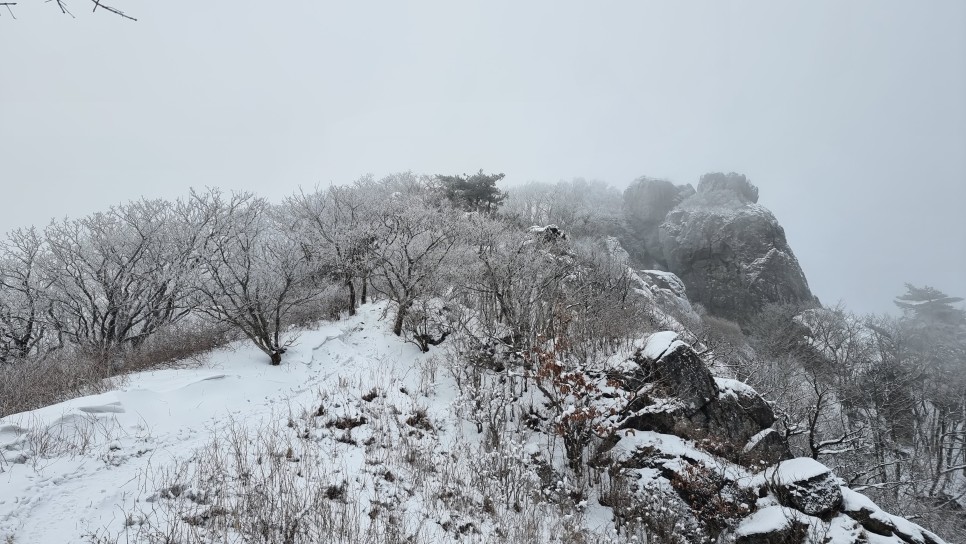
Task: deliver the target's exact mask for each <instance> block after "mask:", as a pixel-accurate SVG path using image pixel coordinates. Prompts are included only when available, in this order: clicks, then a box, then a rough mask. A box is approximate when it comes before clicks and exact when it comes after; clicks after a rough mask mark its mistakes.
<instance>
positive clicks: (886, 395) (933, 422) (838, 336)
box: [740, 285, 966, 532]
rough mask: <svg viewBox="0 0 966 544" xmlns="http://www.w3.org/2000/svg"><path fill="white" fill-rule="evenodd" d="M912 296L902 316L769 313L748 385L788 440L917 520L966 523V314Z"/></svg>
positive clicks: (929, 297) (780, 309)
mask: <svg viewBox="0 0 966 544" xmlns="http://www.w3.org/2000/svg"><path fill="white" fill-rule="evenodd" d="M960 300H961V299H956V298H952V297H948V296H946V295H945V294H943V293H941V292H939V291H938V290H935V289H931V288H919V287H914V286H911V285H910V286H908V292H907V293H906V294H904V295H902V296H901V297H899V298H898V299H897V301H896V302H897V304H898V305H899V306H900V308H901V309H902V311H903V313H902V315H901V317H891V316H865V317H862V316H856V315H853V314H850V313H849V312H847V311H845V310H844V309H843V308H841V307H838V308H831V309H829V308H819V309H811V310H806V311H801V310H800V309H798V308H793V307H789V306H773V307H768V308H766V309H765V311H764V312H762V314H761V316H760V317H759V320H758V322H757V324H756V325H755V327H754V330H753V331H752V332H753V334H752V343H753V344H754V345H755V348H756V350H757V355H758V357H757V358H756V359H755V360H754V361H750V362H749V363H748V364H747V365H746V366H745V367H744V368H743V369H742V373H743V375H741V376H740V377H742V378H744V379H745V380H747V381H748V382H749V383H752V385H754V386H755V387H756V388H757V389H759V391H761V392H763V393H764V394H765V395H766V396H768V397H770V398H772V399H775V402H776V407H777V408H779V411H780V412H781V415H782V420H783V424H784V429H785V432H786V435H787V436H789V438H790V439H791V441H792V444H793V445H795V446H796V447H797V448H798V449H799V450H800V451H799V453H802V454H806V455H810V456H812V457H813V458H816V459H820V460H822V461H823V462H825V463H826V464H828V465H829V466H833V467H835V469H836V472H837V474H839V475H840V476H842V477H844V478H845V479H846V480H847V483H848V484H849V485H850V486H851V487H853V488H855V489H859V490H862V491H863V492H865V493H866V494H869V495H870V496H873V497H874V498H876V500H877V501H878V502H879V503H880V504H883V505H888V506H889V507H890V508H892V509H893V510H895V511H897V512H900V513H902V514H903V515H906V516H912V517H916V516H922V517H926V518H929V522H930V524H931V525H933V526H935V527H939V526H942V525H943V524H946V525H948V528H949V529H951V530H953V532H955V531H961V530H962V529H963V526H964V524H966V519H964V518H963V517H962V516H961V514H959V515H957V514H956V513H957V512H960V513H961V511H962V510H961V505H962V504H963V502H964V500H966V314H964V312H963V310H961V309H957V308H956V307H955V303H956V302H959V301H960Z"/></svg>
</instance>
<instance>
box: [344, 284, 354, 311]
mask: <svg viewBox="0 0 966 544" xmlns="http://www.w3.org/2000/svg"><path fill="white" fill-rule="evenodd" d="M345 284H346V287H348V288H349V315H356V286H355V284H353V283H352V278H349V279H347V280H346V281H345Z"/></svg>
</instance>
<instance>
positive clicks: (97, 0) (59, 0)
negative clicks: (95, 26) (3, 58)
mask: <svg viewBox="0 0 966 544" xmlns="http://www.w3.org/2000/svg"><path fill="white" fill-rule="evenodd" d="M46 2H48V3H49V2H55V3H56V4H57V7H58V8H59V9H60V11H61V13H64V14H66V15H70V16H71V17H74V14H73V13H71V11H70V10H69V9H67V0H46ZM91 2H93V3H94V9H93V10H92V11H97V8H101V9H103V10H106V11H109V12H111V13H113V14H114V15H117V16H119V17H123V18H124V19H128V20H130V21H137V19H136V18H135V17H131V16H130V15H128V14H127V13H124V12H123V11H121V10H120V9H118V8H115V7H114V6H109V5H107V4H105V3H104V2H101V0H91ZM17 4H18V2H0V6H3V7H6V8H7V11H8V12H10V16H11V17H13V18H14V19H16V18H17V17H16V15H14V13H13V6H16V5H17Z"/></svg>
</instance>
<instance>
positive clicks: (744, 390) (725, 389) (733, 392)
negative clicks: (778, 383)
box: [714, 378, 758, 398]
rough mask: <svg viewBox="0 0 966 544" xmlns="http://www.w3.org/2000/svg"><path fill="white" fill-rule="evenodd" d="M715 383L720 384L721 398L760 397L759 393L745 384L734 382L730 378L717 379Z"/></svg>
mask: <svg viewBox="0 0 966 544" xmlns="http://www.w3.org/2000/svg"><path fill="white" fill-rule="evenodd" d="M714 381H715V383H716V384H718V396H719V397H726V396H730V397H735V398H738V397H756V396H758V392H757V391H755V389H754V388H753V387H751V386H750V385H748V384H746V383H745V382H742V381H738V380H732V379H730V378H715V379H714Z"/></svg>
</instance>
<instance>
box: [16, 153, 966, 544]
mask: <svg viewBox="0 0 966 544" xmlns="http://www.w3.org/2000/svg"><path fill="white" fill-rule="evenodd" d="M501 178H502V176H501V175H488V174H484V173H483V172H482V171H481V172H479V173H477V174H473V175H469V176H465V175H464V176H437V177H424V176H416V175H413V174H409V173H406V174H398V175H393V176H389V177H387V178H385V179H382V180H375V179H373V178H371V177H367V178H363V179H361V180H359V181H358V182H356V183H355V184H352V185H348V186H335V187H331V188H328V189H323V190H317V191H315V192H311V193H308V192H305V193H300V194H298V195H294V196H293V197H291V198H290V199H288V200H286V201H285V202H283V203H270V202H267V201H265V200H263V199H260V198H258V197H257V196H255V195H250V194H224V193H221V192H218V191H213V190H212V191H207V192H204V193H194V194H192V195H190V196H189V197H187V198H185V199H183V200H181V201H178V202H164V201H139V202H133V203H128V204H124V205H119V206H115V207H114V208H111V209H110V210H109V211H107V212H104V213H101V214H95V215H92V216H90V217H86V218H82V219H79V220H64V221H60V222H54V223H52V224H51V225H50V226H48V227H47V228H46V229H44V230H42V231H41V230H36V229H24V230H19V231H15V232H12V233H9V234H8V236H7V238H6V239H5V241H4V242H3V244H2V246H0V309H2V311H0V372H2V374H0V542H2V543H3V544H25V543H41V544H42V543H62V542H91V543H97V544H107V543H118V542H125V543H127V542H139V543H162V542H163V543H182V542H184V543H195V542H198V543H200V542H264V543H269V542H270V543H276V542H278V543H293V544H294V543H310V542H346V543H350V544H351V543H353V542H376V543H381V542H385V543H395V542H412V543H424V542H425V543H435V542H520V543H523V542H527V543H529V542H560V543H580V542H615V543H616V542H654V543H690V542H721V543H730V542H733V543H735V544H738V543H745V544H751V543H782V544H785V543H796V544H797V543H816V544H818V543H843V544H845V543H856V544H858V543H893V544H942V543H943V542H950V543H955V542H962V541H963V535H964V533H966V525H964V523H966V519H964V517H963V515H962V512H963V509H964V507H966V500H964V494H966V457H964V456H966V448H964V440H966V429H964V424H966V421H964V417H966V416H964V414H966V404H964V403H966V398H964V394H963V392H964V391H966V387H964V384H963V380H964V372H963V366H962V365H963V362H964V352H966V318H964V315H963V311H962V310H961V309H957V308H956V306H955V304H956V303H958V302H959V299H956V298H953V297H948V296H946V295H945V294H943V293H941V292H939V291H938V290H935V289H931V288H921V287H915V286H909V289H908V292H907V293H906V294H904V295H902V296H900V297H899V298H898V299H897V304H898V305H899V307H900V309H901V310H902V311H903V316H902V317H901V318H893V319H891V320H890V319H887V318H884V317H875V316H865V317H860V316H854V315H851V314H848V313H847V312H846V311H845V310H844V309H842V308H824V307H821V306H819V305H818V303H817V301H815V300H814V298H813V297H812V296H811V294H810V293H809V292H808V291H807V284H805V283H804V275H801V271H800V269H798V268H797V266H798V265H797V262H795V261H794V256H793V254H792V253H791V251H790V248H787V244H785V241H784V235H783V233H782V235H781V236H777V234H775V233H777V232H778V230H775V229H779V230H780V226H777V222H775V220H774V217H773V216H771V214H770V212H767V210H764V208H761V207H760V206H759V205H758V204H757V203H756V202H757V197H758V190H757V188H756V187H754V186H753V185H751V184H750V182H748V180H747V179H745V178H744V176H739V175H737V174H728V175H724V174H712V175H709V176H705V177H704V178H702V180H701V182H700V183H699V185H698V189H697V191H695V190H694V189H691V188H689V187H683V188H682V187H678V186H675V185H673V184H671V183H670V182H660V181H656V180H650V179H647V178H645V179H643V180H641V181H640V182H639V183H638V184H637V185H635V186H632V188H631V189H628V191H627V192H626V193H625V194H624V195H621V194H620V193H616V192H615V191H613V190H612V189H609V188H607V187H606V186H602V185H595V184H588V183H586V182H582V181H581V182H573V183H569V184H568V183H561V184H558V185H541V184H531V185H529V186H527V187H524V188H521V189H520V190H518V191H517V192H513V193H510V194H509V195H507V194H505V193H503V192H501V191H500V190H498V189H497V188H496V185H495V184H496V182H497V181H499V180H500V179H501ZM622 199H623V201H622ZM647 199H653V200H650V201H649V200H647ZM752 212H753V213H752ZM629 214H630V215H629ZM633 214H638V215H641V216H642V217H638V219H639V220H638V221H636V222H635V220H634V217H633ZM752 216H754V217H752ZM688 217H691V218H692V219H693V218H695V217H698V218H699V219H700V220H697V219H695V220H694V221H692V220H691V219H687V218H688ZM736 218H737V219H736ZM739 219H740V221H739V222H741V221H745V220H749V221H753V222H754V223H755V224H756V225H757V227H755V228H750V229H743V228H740V225H738V224H737V223H735V221H737V220H739ZM709 225H718V226H717V227H715V229H717V230H716V232H718V231H720V232H722V233H725V234H727V236H720V237H717V238H707V237H704V238H702V236H704V235H703V234H700V233H701V232H705V230H704V229H706V227H708V226H709ZM722 225H723V226H722ZM708 228H710V227H708ZM695 229H697V230H695ZM756 229H759V230H756ZM761 232H765V233H766V234H767V233H771V234H767V235H762V236H764V238H767V240H765V241H763V239H758V238H760V237H759V234H761ZM773 234H774V236H772V235H773ZM669 236H670V237H671V238H674V240H672V239H671V238H669ZM743 237H745V238H743ZM748 237H750V238H748ZM699 238H702V239H703V240H704V241H703V242H702V243H704V244H706V245H705V251H710V253H711V254H712V255H718V256H716V257H713V258H712V259H710V260H708V259H704V258H703V257H702V258H701V259H697V257H695V256H696V255H697V253H694V254H691V253H689V252H690V250H689V249H687V247H690V245H689V244H691V241H694V240H698V239H699ZM689 240H690V241H689ZM736 241H738V242H740V243H741V248H742V250H741V251H739V252H737V253H734V252H732V253H729V252H728V250H727V248H729V247H734V245H733V244H734V243H736ZM665 250H666V253H662V254H661V255H658V254H657V252H659V251H660V252H663V251H665ZM779 254H781V255H783V256H782V257H781V258H780V259H779V260H780V261H781V263H779V264H780V265H781V266H778V265H775V264H774V263H775V262H776V261H775V260H774V259H775V257H774V256H775V255H779ZM684 255H692V256H691V257H687V258H685V259H684V261H682V260H681V259H682V258H684V257H682V256H684ZM722 255H723V256H724V257H726V259H731V260H732V261H728V264H727V266H728V267H731V269H732V270H737V271H738V272H739V275H741V277H739V278H737V279H736V278H734V277H726V276H724V275H722V274H721V271H720V270H718V269H714V268H713V267H712V264H711V262H712V261H714V262H719V261H720V260H721V259H720V258H719V257H720V256H722ZM692 257H694V258H692ZM685 261H687V264H686V265H681V264H680V263H682V262H685ZM675 263H678V264H675ZM679 265H680V266H683V267H684V268H682V269H680V270H683V273H684V274H685V276H686V278H691V279H692V281H699V282H704V283H702V285H703V287H702V288H700V289H698V296H696V297H694V298H692V297H691V296H690V293H691V291H690V289H691V283H689V281H688V280H687V279H684V280H683V281H682V278H681V277H679V276H678V275H677V274H676V270H675V267H676V266H679ZM655 266H656V267H658V268H653V267H655ZM715 266H716V265H715ZM765 272H767V273H765ZM799 276H801V277H800V278H799ZM742 278H744V279H742ZM781 278H793V279H794V281H793V282H791V284H788V285H784V284H782V282H784V280H782V279H781ZM799 280H800V281H799ZM736 281H737V283H734V282H736ZM742 282H745V283H742ZM749 282H750V283H749ZM741 286H744V287H741ZM732 288H742V289H744V290H743V291H741V292H740V293H725V294H724V295H722V296H725V295H726V296H725V298H721V297H718V296H717V295H715V294H714V293H712V292H711V291H715V290H726V289H732ZM709 289H710V290H711V291H709ZM709 297H710V298H709ZM716 304H717V306H716ZM734 310H740V311H737V312H735V311H734ZM938 535H941V537H943V538H941V537H940V536H938ZM944 538H945V540H944Z"/></svg>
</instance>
